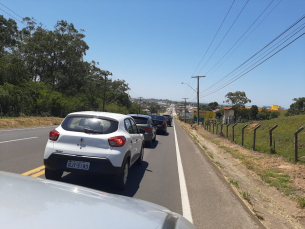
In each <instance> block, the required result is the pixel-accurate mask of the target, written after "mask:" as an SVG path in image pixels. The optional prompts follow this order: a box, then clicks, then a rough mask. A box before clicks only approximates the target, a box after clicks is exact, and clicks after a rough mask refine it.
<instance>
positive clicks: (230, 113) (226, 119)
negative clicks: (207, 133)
mask: <svg viewBox="0 0 305 229" xmlns="http://www.w3.org/2000/svg"><path fill="white" fill-rule="evenodd" d="M223 109H224V115H223V124H230V123H233V122H234V109H233V107H224V108H223Z"/></svg>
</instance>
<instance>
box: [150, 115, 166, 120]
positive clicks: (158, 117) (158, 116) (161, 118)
mask: <svg viewBox="0 0 305 229" xmlns="http://www.w3.org/2000/svg"><path fill="white" fill-rule="evenodd" d="M150 117H151V118H152V119H154V120H160V121H164V120H165V117H164V116H160V115H151V116H150Z"/></svg>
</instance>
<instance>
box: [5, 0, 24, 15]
mask: <svg viewBox="0 0 305 229" xmlns="http://www.w3.org/2000/svg"><path fill="white" fill-rule="evenodd" d="M0 4H1V5H2V6H4V7H5V8H6V9H8V10H9V11H11V12H12V13H14V14H16V15H17V16H18V17H20V18H21V19H23V17H21V16H20V15H19V14H17V13H16V12H14V11H13V10H11V9H10V8H8V7H7V6H5V5H4V4H3V3H1V2H0Z"/></svg>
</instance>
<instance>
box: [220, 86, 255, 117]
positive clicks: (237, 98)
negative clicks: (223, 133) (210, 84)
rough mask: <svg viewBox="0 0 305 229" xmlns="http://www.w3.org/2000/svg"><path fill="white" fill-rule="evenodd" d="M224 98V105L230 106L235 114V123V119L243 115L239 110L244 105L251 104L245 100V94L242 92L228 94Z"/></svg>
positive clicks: (248, 100)
mask: <svg viewBox="0 0 305 229" xmlns="http://www.w3.org/2000/svg"><path fill="white" fill-rule="evenodd" d="M225 97H226V98H227V99H226V100H225V101H224V103H230V104H232V107H233V109H234V114H235V118H234V119H235V121H236V117H239V116H242V115H243V111H242V110H240V108H241V107H243V108H244V107H245V104H246V103H251V100H250V99H248V98H247V96H246V93H245V92H243V91H236V92H229V93H228V94H226V96H225Z"/></svg>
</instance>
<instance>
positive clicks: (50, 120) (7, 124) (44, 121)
mask: <svg viewBox="0 0 305 229" xmlns="http://www.w3.org/2000/svg"><path fill="white" fill-rule="evenodd" d="M62 120H63V119H62V118H56V117H22V118H1V119H0V129H9V128H22V127H34V126H51V125H59V124H60V123H61V122H62Z"/></svg>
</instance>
